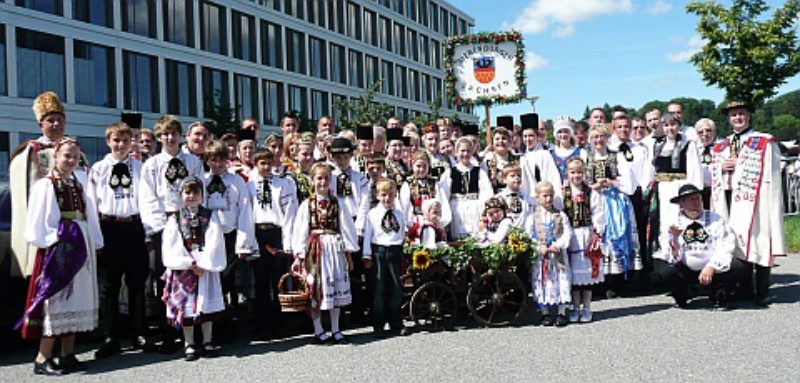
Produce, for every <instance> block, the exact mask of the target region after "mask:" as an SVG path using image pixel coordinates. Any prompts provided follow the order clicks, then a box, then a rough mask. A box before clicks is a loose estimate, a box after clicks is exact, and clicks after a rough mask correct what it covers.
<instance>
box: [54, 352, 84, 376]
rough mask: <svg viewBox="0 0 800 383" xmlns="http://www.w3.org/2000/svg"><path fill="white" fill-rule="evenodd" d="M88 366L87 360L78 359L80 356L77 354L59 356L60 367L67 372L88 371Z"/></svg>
mask: <svg viewBox="0 0 800 383" xmlns="http://www.w3.org/2000/svg"><path fill="white" fill-rule="evenodd" d="M87 367H88V366H87V364H86V362H81V361H80V360H78V358H76V357H75V354H69V355H67V356H62V357H60V358H58V368H60V369H61V371H63V373H65V374H69V373H72V372H81V371H86V368H87Z"/></svg>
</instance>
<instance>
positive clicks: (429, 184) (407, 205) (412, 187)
mask: <svg viewBox="0 0 800 383" xmlns="http://www.w3.org/2000/svg"><path fill="white" fill-rule="evenodd" d="M429 169H430V156H429V155H428V153H426V152H424V151H419V152H416V153H414V156H413V158H412V159H411V171H412V175H411V177H409V178H408V180H407V181H406V182H405V183H404V184H403V186H401V187H400V198H399V199H398V202H399V204H400V206H401V210H402V211H403V213H404V215H405V217H406V224H407V225H408V226H409V227H412V226H414V225H421V224H422V221H423V215H424V214H423V212H422V202H423V201H425V200H428V199H434V200H436V201H439V203H441V204H442V219H441V224H442V226H443V227H444V226H447V224H449V223H450V220H451V219H452V215H451V214H450V204H449V203H447V202H448V201H447V196H446V195H445V192H444V189H443V188H442V184H441V183H440V182H438V180H437V179H435V178H433V177H430V176H429V174H428V171H429ZM445 206H446V207H445Z"/></svg>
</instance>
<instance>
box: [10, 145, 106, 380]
mask: <svg viewBox="0 0 800 383" xmlns="http://www.w3.org/2000/svg"><path fill="white" fill-rule="evenodd" d="M80 159H81V152H80V146H79V145H78V141H75V140H74V139H72V138H61V139H60V140H59V141H58V142H57V143H56V144H55V149H54V160H55V167H54V168H53V170H52V171H50V172H49V173H48V175H47V176H46V177H45V178H42V179H40V180H38V181H36V183H35V184H34V185H33V187H32V188H31V196H30V200H31V202H32V203H31V205H30V206H29V208H28V213H27V214H28V216H27V222H26V227H25V230H24V234H25V238H26V239H27V240H28V242H30V244H31V245H32V246H34V247H35V248H37V249H38V250H37V252H36V258H35V260H34V262H33V273H32V275H31V279H30V285H29V287H28V296H27V300H26V305H25V314H24V316H23V317H22V319H21V320H20V321H19V322H18V323H17V327H19V326H22V337H23V338H26V339H36V338H40V341H39V353H38V354H37V355H36V360H35V361H34V370H33V372H34V374H37V375H60V374H62V373H69V372H73V371H80V370H85V369H86V364H85V363H84V362H80V361H78V359H77V358H75V333H77V332H84V331H91V330H93V329H94V328H95V327H97V324H98V308H99V303H98V292H97V262H96V256H95V253H96V251H98V250H99V249H100V248H102V247H103V235H102V233H101V231H100V223H99V221H98V217H97V210H96V209H95V205H94V201H93V200H91V199H89V198H87V196H86V194H85V193H84V190H83V186H82V185H81V183H80V182H79V181H78V179H77V177H76V176H75V173H74V170H75V168H77V167H78V163H79V162H80ZM113 255H114V254H109V256H113ZM57 338H59V339H61V358H59V363H58V365H56V364H55V363H54V362H53V346H54V344H55V341H56V339H57Z"/></svg>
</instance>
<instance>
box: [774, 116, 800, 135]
mask: <svg viewBox="0 0 800 383" xmlns="http://www.w3.org/2000/svg"><path fill="white" fill-rule="evenodd" d="M772 126H773V128H774V131H775V133H776V136H777V137H778V139H779V140H781V141H789V140H794V139H796V138H797V130H798V129H800V119H798V118H797V117H795V116H792V115H788V114H781V115H779V116H775V118H773V119H772Z"/></svg>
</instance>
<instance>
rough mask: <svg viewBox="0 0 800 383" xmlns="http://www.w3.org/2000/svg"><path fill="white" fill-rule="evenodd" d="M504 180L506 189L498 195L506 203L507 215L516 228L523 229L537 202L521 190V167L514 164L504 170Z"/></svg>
mask: <svg viewBox="0 0 800 383" xmlns="http://www.w3.org/2000/svg"><path fill="white" fill-rule="evenodd" d="M503 180H504V182H505V184H506V187H505V188H504V189H503V190H501V191H500V193H497V195H496V197H500V198H502V199H504V200H505V201H506V205H508V211H507V212H506V215H507V216H508V218H511V221H512V222H513V223H514V227H518V228H523V227H524V226H525V221H526V220H527V219H528V216H529V215H530V214H531V213H532V211H533V207H534V206H536V201H534V200H532V199H531V198H530V197H528V196H527V195H525V193H523V192H522V191H521V190H520V188H521V187H522V169H520V167H519V165H517V164H513V165H508V166H506V167H505V168H503Z"/></svg>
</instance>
